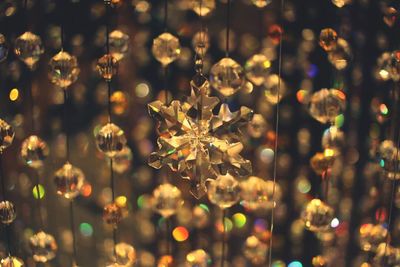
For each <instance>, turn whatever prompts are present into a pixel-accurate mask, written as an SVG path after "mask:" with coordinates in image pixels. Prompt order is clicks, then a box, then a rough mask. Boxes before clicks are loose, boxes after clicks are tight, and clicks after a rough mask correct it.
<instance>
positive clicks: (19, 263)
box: [0, 256, 25, 267]
mask: <svg viewBox="0 0 400 267" xmlns="http://www.w3.org/2000/svg"><path fill="white" fill-rule="evenodd" d="M24 266H25V263H24V262H23V260H21V259H20V258H17V257H13V256H8V257H7V258H4V259H1V261H0V267H24Z"/></svg>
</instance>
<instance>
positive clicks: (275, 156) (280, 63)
mask: <svg viewBox="0 0 400 267" xmlns="http://www.w3.org/2000/svg"><path fill="white" fill-rule="evenodd" d="M284 4H285V3H284V0H281V6H280V12H281V16H282V15H283V11H284ZM282 27H283V26H282ZM282 39H283V30H281V31H280V36H279V61H278V62H279V63H278V77H279V79H278V90H277V97H278V98H277V99H278V102H277V103H276V110H275V112H276V117H275V145H274V151H275V153H274V173H273V183H274V185H273V187H272V209H271V218H270V222H271V227H270V232H271V238H270V239H269V249H268V262H269V264H268V266H269V267H271V266H272V265H271V264H272V245H273V236H274V235H273V233H274V220H275V191H276V175H277V163H278V141H279V102H280V97H281V96H280V91H281V77H282Z"/></svg>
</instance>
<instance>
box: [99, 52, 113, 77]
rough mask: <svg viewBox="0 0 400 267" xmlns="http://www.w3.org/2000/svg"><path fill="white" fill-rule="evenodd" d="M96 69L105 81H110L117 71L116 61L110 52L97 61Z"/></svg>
mask: <svg viewBox="0 0 400 267" xmlns="http://www.w3.org/2000/svg"><path fill="white" fill-rule="evenodd" d="M96 67H97V71H98V72H99V74H100V76H101V77H103V79H104V80H106V81H111V80H112V78H113V77H114V75H116V74H117V71H118V61H117V59H115V58H114V57H113V56H112V55H111V54H105V55H104V56H102V57H101V58H99V60H98V61H97V66H96Z"/></svg>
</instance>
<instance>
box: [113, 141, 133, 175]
mask: <svg viewBox="0 0 400 267" xmlns="http://www.w3.org/2000/svg"><path fill="white" fill-rule="evenodd" d="M132 157H133V156H132V150H131V149H130V148H129V147H128V146H126V145H125V146H124V148H123V149H122V150H121V151H119V152H118V153H117V154H116V155H115V156H114V157H113V170H114V171H115V172H117V173H119V174H122V173H124V172H126V171H128V170H129V169H130V168H131V165H132Z"/></svg>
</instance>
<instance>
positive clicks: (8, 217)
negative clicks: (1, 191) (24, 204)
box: [0, 200, 17, 224]
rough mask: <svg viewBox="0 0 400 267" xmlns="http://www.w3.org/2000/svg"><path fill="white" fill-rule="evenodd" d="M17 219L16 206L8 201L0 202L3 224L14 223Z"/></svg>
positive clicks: (0, 218) (0, 217)
mask: <svg viewBox="0 0 400 267" xmlns="http://www.w3.org/2000/svg"><path fill="white" fill-rule="evenodd" d="M16 217H17V212H16V210H15V207H14V204H13V203H12V202H10V201H8V200H3V201H1V202H0V222H1V223H3V224H10V223H12V222H13V221H14V220H15V218H16Z"/></svg>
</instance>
